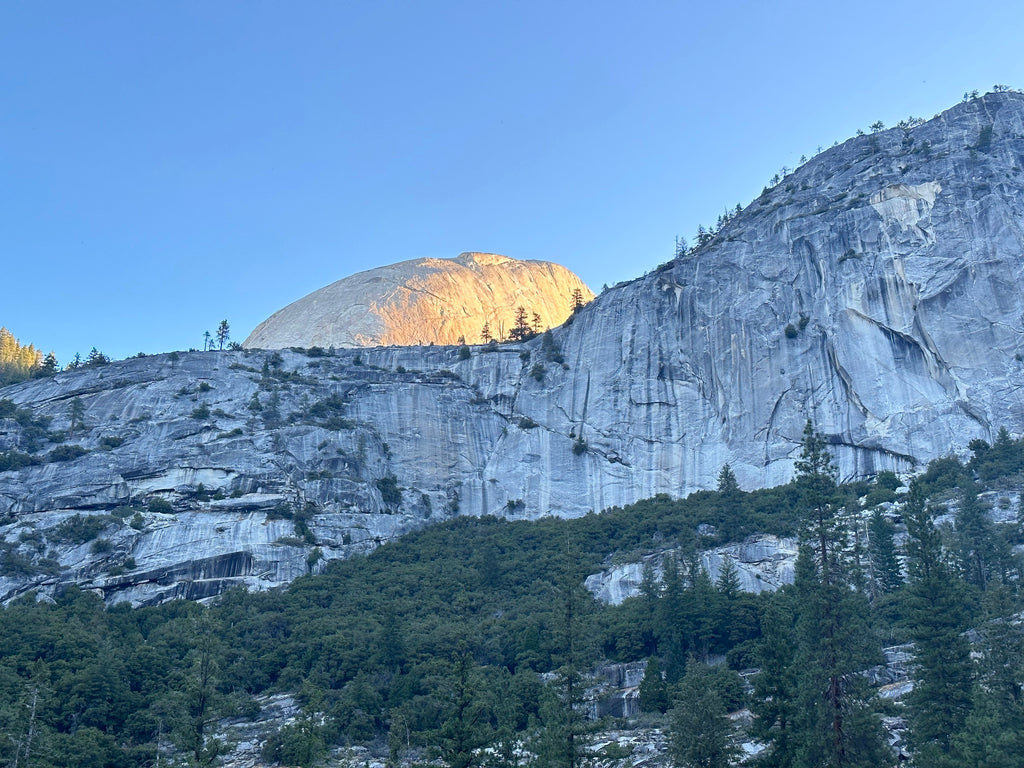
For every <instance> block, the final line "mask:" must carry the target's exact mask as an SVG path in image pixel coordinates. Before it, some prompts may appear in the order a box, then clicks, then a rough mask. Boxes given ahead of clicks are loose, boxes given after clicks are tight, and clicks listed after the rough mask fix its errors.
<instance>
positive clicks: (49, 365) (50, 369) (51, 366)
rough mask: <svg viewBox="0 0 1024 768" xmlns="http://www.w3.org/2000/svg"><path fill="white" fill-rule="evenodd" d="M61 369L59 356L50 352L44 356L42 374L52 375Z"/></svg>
mask: <svg viewBox="0 0 1024 768" xmlns="http://www.w3.org/2000/svg"><path fill="white" fill-rule="evenodd" d="M59 370H60V366H59V365H57V356H56V355H55V354H53V352H50V353H49V354H48V355H47V356H46V357H44V358H43V364H42V366H40V368H39V375H40V376H52V375H53V374H55V373H56V372H57V371H59Z"/></svg>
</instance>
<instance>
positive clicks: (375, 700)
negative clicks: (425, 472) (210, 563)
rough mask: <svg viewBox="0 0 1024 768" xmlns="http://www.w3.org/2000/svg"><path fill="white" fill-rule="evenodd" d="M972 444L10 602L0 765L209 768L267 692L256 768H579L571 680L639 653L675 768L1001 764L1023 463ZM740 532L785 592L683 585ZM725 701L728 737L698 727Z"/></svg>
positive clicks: (578, 724)
mask: <svg viewBox="0 0 1024 768" xmlns="http://www.w3.org/2000/svg"><path fill="white" fill-rule="evenodd" d="M971 448H972V451H973V458H972V460H971V461H970V462H969V463H968V464H967V465H964V464H962V463H961V462H959V461H957V460H956V459H954V458H949V459H942V460H937V461H935V462H932V464H931V465H929V467H928V468H927V470H926V471H925V472H923V473H922V474H921V475H919V476H918V477H916V478H915V479H914V480H913V482H911V483H910V486H909V488H907V487H901V486H900V482H899V481H898V480H897V479H896V478H895V476H893V475H891V474H888V473H883V475H881V476H880V477H879V479H878V481H876V482H874V483H871V484H868V483H858V484H854V485H838V484H837V483H836V480H835V470H834V467H833V465H832V460H831V456H830V454H829V451H828V448H827V445H826V443H825V441H824V440H823V438H822V437H821V435H820V434H818V433H816V432H815V431H814V430H813V429H811V428H810V425H809V428H808V431H807V432H806V433H805V436H804V442H803V451H802V455H801V461H800V464H799V467H798V469H799V476H798V477H797V479H796V480H795V481H794V482H792V483H790V484H788V485H786V486H782V487H779V488H774V489H769V490H764V491H757V492H752V493H745V492H743V491H741V490H739V488H738V487H737V486H736V484H735V478H734V477H732V475H731V472H729V471H728V469H725V470H723V472H722V475H721V477H720V485H719V490H717V491H712V492H701V493H697V494H694V495H691V496H690V497H688V498H686V499H683V500H678V501H676V500H672V499H669V498H668V497H658V498H655V499H651V500H649V501H645V502H641V503H639V504H636V505H633V506H631V507H628V508H625V509H615V510H610V511H608V512H606V513H603V514H594V515H588V516H586V517H583V518H580V519H576V520H560V519H555V518H545V519H541V520H538V521H535V522H525V521H520V522H508V521H504V520H501V519H497V518H486V517H485V518H479V519H478V518H460V519H456V520H453V521H451V522H448V523H443V524H439V525H436V526H433V527H430V528H428V529H425V530H421V531H418V532H415V533H412V534H409V535H407V536H405V537H403V538H401V539H399V540H397V541H395V542H393V543H390V544H386V545H384V546H381V547H380V548H378V549H377V550H376V551H374V552H373V553H372V554H370V555H368V556H365V557H355V558H352V559H350V560H346V561H338V562H332V563H330V564H329V565H328V567H327V568H326V570H325V572H323V573H322V574H319V575H311V576H307V577H303V578H300V579H298V580H297V581H295V582H294V583H293V584H292V585H291V586H290V587H289V588H287V589H284V590H276V591H272V592H266V593H247V592H243V591H232V592H229V593H227V594H225V595H223V596H221V597H220V598H219V599H218V600H216V601H215V602H214V603H212V604H211V605H209V606H205V607H204V606H201V605H198V604H196V603H191V602H171V603H166V604H164V605H160V606H156V607H148V608H140V609H131V608H129V607H128V606H127V605H118V606H115V607H113V608H109V609H105V608H104V606H103V603H102V601H101V600H100V599H99V598H97V597H95V596H93V595H92V594H89V593H86V592H82V591H79V590H77V589H75V588H71V589H68V590H65V591H64V592H63V594H61V595H60V596H59V598H58V599H57V600H56V601H55V602H53V603H47V602H36V601H34V599H33V598H32V597H31V596H30V597H26V598H24V599H21V600H19V601H17V602H16V603H14V604H12V605H10V606H8V607H7V608H6V609H5V610H3V611H2V613H0V637H3V638H4V643H3V646H2V648H0V734H2V736H0V759H2V760H5V761H6V764H8V765H32V766H38V767H39V768H44V767H49V766H54V768H56V767H57V766H94V765H95V766H125V767H126V768H127V767H128V766H144V765H145V766H148V765H153V764H154V763H153V761H154V756H155V755H157V754H161V755H163V757H162V758H161V760H163V761H164V762H161V764H168V762H167V761H168V760H169V759H170V756H171V755H176V756H177V758H180V759H181V760H182V761H186V760H187V761H189V764H194V765H216V764H218V761H219V760H220V758H219V757H218V755H219V753H220V752H222V751H223V750H224V749H226V746H225V745H224V744H222V743H221V742H220V741H218V739H217V738H216V736H217V720H218V719H220V718H223V717H226V716H229V715H232V716H235V717H240V718H243V719H244V718H247V717H254V716H255V715H256V713H257V712H258V710H259V703H258V702H259V701H262V700H263V698H262V697H264V696H265V695H266V694H268V693H272V692H290V693H293V694H295V695H296V696H297V697H298V699H299V701H300V702H301V704H302V707H303V709H302V714H301V716H300V717H299V718H298V719H297V720H296V721H295V722H293V723H291V724H286V725H283V726H281V727H279V729H278V730H277V732H276V734H271V735H270V736H269V737H268V738H267V739H266V741H265V743H264V746H263V755H264V758H265V759H266V760H267V761H268V762H273V763H277V764H282V765H315V764H319V763H324V761H331V760H335V759H336V758H331V757H329V755H331V754H332V750H334V749H335V748H336V747H339V746H342V745H352V744H366V745H370V746H371V747H373V748H375V749H376V750H378V751H379V753H380V754H381V755H384V756H386V755H390V758H389V760H390V761H391V763H393V764H397V763H398V762H399V761H400V760H403V759H410V758H413V757H418V758H426V757H429V756H436V757H439V758H441V759H442V760H443V762H444V763H445V764H446V765H449V766H452V768H467V767H468V766H472V765H476V764H479V763H481V762H484V761H486V762H488V763H492V764H495V765H505V766H511V765H516V764H523V763H526V762H529V763H535V764H536V765H538V766H555V765H565V766H570V765H579V764H580V761H581V760H582V756H583V755H584V754H588V755H589V754H591V753H589V752H586V751H585V750H586V747H585V745H586V744H587V743H588V739H589V736H588V733H590V732H592V731H593V730H594V729H595V728H598V727H602V726H600V724H596V723H592V722H589V721H587V720H586V719H585V718H584V717H583V716H582V715H583V712H584V706H583V704H584V698H585V693H584V691H585V689H586V688H587V687H588V685H589V684H590V683H589V682H588V678H587V673H588V670H591V669H593V668H594V666H595V665H596V664H597V663H598V662H600V661H601V660H611V661H621V662H629V661H640V660H646V659H650V662H649V663H648V666H647V670H648V672H647V676H646V677H645V679H644V682H643V684H641V686H640V701H641V705H642V707H643V708H644V709H645V710H647V714H645V715H643V716H642V721H643V722H646V723H648V724H651V723H654V724H659V723H660V724H662V725H664V726H665V727H667V728H668V729H669V730H670V732H671V742H670V743H671V752H672V755H673V756H674V758H675V759H676V761H677V763H678V764H680V765H696V764H701V765H725V764H726V763H724V762H709V763H695V762H692V761H693V760H694V759H696V758H695V757H694V756H695V755H696V754H697V753H696V752H695V750H697V749H698V748H700V749H706V748H707V745H709V744H710V745H712V747H713V749H712V751H713V753H714V754H715V755H717V756H718V758H720V759H723V760H724V759H726V758H728V757H729V756H730V755H735V753H736V744H737V743H738V742H739V741H744V742H746V743H748V744H754V745H756V746H757V749H761V752H760V756H759V758H758V760H759V764H763V765H768V766H818V765H849V766H879V765H887V764H894V763H895V761H896V754H897V753H896V751H894V750H893V749H891V748H890V747H889V745H888V744H887V743H886V739H887V738H888V737H892V735H893V734H901V735H902V741H901V742H900V744H899V747H898V748H899V749H900V750H902V753H903V755H904V756H908V755H909V756H912V757H913V761H914V765H919V766H943V765H948V766H960V765H994V766H1003V765H1006V766H1010V765H1014V764H1015V763H1014V760H1016V759H1018V757H1019V755H1020V754H1021V753H1022V750H1024V743H1021V742H1022V734H1024V727H1022V726H1024V701H1022V695H1021V679H1022V672H1024V669H1022V655H1024V654H1022V635H1021V628H1020V622H1019V616H1020V613H1019V612H1020V611H1021V608H1022V606H1021V596H1020V575H1021V562H1020V557H1019V553H1018V552H1017V548H1018V547H1019V545H1020V544H1021V543H1022V541H1024V536H1022V527H1021V520H1020V515H1019V512H1017V511H1016V510H1019V509H1020V504H1019V492H1020V490H1019V489H1020V486H1021V482H1022V479H1024V475H1022V472H1024V442H1022V441H1017V440H1013V439H1011V438H1010V436H1009V435H1008V434H1006V433H1005V431H1004V432H1001V433H1000V437H999V439H998V440H997V441H995V443H994V444H993V445H988V444H987V443H983V442H980V441H978V442H975V443H973V444H972V446H971ZM993 489H998V490H996V492H995V494H994V495H993V493H992V492H991V491H992V490H993ZM988 500H994V501H995V508H994V509H990V508H989V506H990V505H989V503H988ZM754 531H770V532H774V533H778V534H781V535H786V534H794V535H797V536H799V541H800V544H801V549H800V556H799V558H798V562H797V568H796V576H795V580H794V583H793V584H791V585H788V586H785V587H784V588H782V589H781V590H779V591H778V592H776V593H771V592H765V593H762V594H760V595H753V594H747V593H743V592H741V591H740V590H739V589H738V585H737V582H736V578H735V573H734V572H732V571H731V570H730V569H729V568H728V567H727V568H725V569H724V571H723V572H722V573H721V574H720V576H719V578H718V579H717V581H714V582H713V581H712V580H711V578H710V577H709V576H708V574H707V573H706V572H705V571H703V569H702V568H701V567H700V564H699V563H700V560H699V558H698V557H697V553H698V552H699V551H700V550H701V549H704V548H707V547H708V546H711V545H714V544H716V543H721V542H725V541H733V540H738V539H742V538H743V537H744V536H746V535H748V534H750V533H752V532H754ZM659 552H660V553H665V555H664V557H665V560H664V572H665V577H664V579H662V581H661V582H660V583H658V582H656V581H655V580H654V579H653V576H651V577H649V578H647V579H645V581H644V583H643V584H642V585H641V588H640V590H639V594H638V595H636V596H635V597H630V598H628V599H627V600H625V601H624V602H623V603H622V604H621V605H617V606H610V605H605V604H602V603H599V602H597V601H595V600H594V599H593V597H592V596H591V595H590V594H589V593H588V592H586V591H585V590H584V589H583V588H582V586H581V585H582V583H583V580H584V578H585V577H586V576H587V575H588V574H590V573H593V572H594V571H595V570H597V569H599V568H601V567H603V566H606V565H608V564H610V563H614V562H626V561H629V560H636V559H637V558H639V557H640V556H642V555H644V554H648V553H659ZM312 564H314V563H311V565H312ZM894 648H897V649H899V648H902V651H901V652H902V653H910V654H912V656H913V659H914V662H913V664H912V665H911V667H910V670H911V671H910V674H911V677H912V679H913V682H914V687H913V690H912V691H911V692H910V693H908V694H906V695H902V696H896V697H895V698H891V697H890V698H881V697H880V696H879V691H880V688H879V685H880V684H882V683H884V682H886V680H887V678H886V677H885V674H884V670H885V667H883V666H880V665H882V664H883V661H884V659H885V656H886V655H889V656H891V655H892V653H893V649H894ZM883 649H889V650H888V651H887V652H886V654H883ZM709 665H710V666H709ZM656 670H661V671H662V672H663V673H664V675H663V677H662V674H661V673H660V672H656ZM872 670H874V671H872ZM879 670H883V671H879ZM740 672H743V677H742V678H741V677H740V675H739V673H740ZM744 680H746V681H747V683H749V684H750V685H752V688H750V687H749V685H747V686H745V684H744V682H743V681H744ZM887 696H888V694H887ZM744 707H749V709H750V710H751V711H752V713H753V719H752V720H750V721H749V723H748V724H747V725H741V726H740V731H741V732H738V731H737V726H736V725H735V724H734V723H733V722H732V721H730V720H728V719H726V718H725V713H726V712H727V711H735V710H739V709H742V708H744ZM661 713H665V714H661ZM697 714H699V715H700V716H699V717H697V716H696V715H697ZM739 722H740V723H742V722H744V721H743V720H742V718H741V720H740V721H739ZM883 724H884V727H883ZM605 725H607V724H605ZM485 746H489V747H491V750H490V751H489V752H487V753H486V755H485V754H484V753H483V752H481V751H480V750H481V749H482V748H483V747H485ZM519 748H522V749H525V750H526V751H525V752H521V751H517V750H518V749H519ZM627 751H628V750H627ZM604 754H605V757H606V758H608V759H611V758H614V757H617V758H623V757H625V754H618V753H615V752H614V750H613V751H612V752H611V753H609V752H607V751H606V752H605V753H604ZM687 761H690V762H687ZM325 764H331V763H330V762H327V763H325Z"/></svg>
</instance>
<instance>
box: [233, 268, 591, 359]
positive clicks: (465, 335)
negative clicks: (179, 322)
mask: <svg viewBox="0 0 1024 768" xmlns="http://www.w3.org/2000/svg"><path fill="white" fill-rule="evenodd" d="M575 290H579V291H580V292H581V293H582V295H583V298H584V300H585V301H589V300H590V299H592V298H593V297H594V294H593V292H592V291H591V290H590V289H589V288H588V287H587V286H586V285H584V284H583V282H582V281H581V280H580V279H579V278H578V277H577V276H576V275H575V274H573V273H572V272H570V271H569V270H568V269H566V268H565V267H562V266H560V265H558V264H554V263H552V262H549V261H532V260H529V261H520V260H518V259H513V258H509V257H508V256H501V255H499V254H494V253H463V254H460V255H459V256H457V257H456V258H454V259H411V260H408V261H402V262H399V263H397V264H390V265H388V266H383V267H377V268H375V269H370V270H367V271H365V272H359V273H357V274H354V275H351V276H350V277H346V278H344V279H342V280H338V281H337V282H334V283H331V284H330V285H328V286H326V287H324V288H321V289H319V290H317V291H314V292H313V293H311V294H309V295H308V296H304V297H303V298H301V299H299V300H298V301H296V302H293V303H292V304H289V305H288V306H287V307H285V308H284V309H281V310H279V311H277V312H275V313H274V314H273V315H271V316H270V317H269V318H267V319H266V320H265V321H263V322H262V323H260V324H259V325H258V326H257V327H256V329H255V330H254V331H253V332H252V333H251V334H250V335H249V337H248V338H247V339H246V340H245V342H244V343H243V345H242V346H243V347H245V348H247V349H284V348H287V347H324V348H327V347H339V348H340V347H374V346H389V345H397V346H409V345H414V344H456V343H458V342H459V340H460V339H465V341H466V343H469V344H476V343H480V342H481V341H483V339H482V338H481V330H482V329H483V327H484V323H487V324H488V325H489V327H490V330H491V333H492V334H493V335H494V336H500V335H502V332H504V333H507V332H508V329H509V328H511V327H512V324H513V323H512V318H513V317H514V315H515V312H516V309H517V308H518V307H523V308H525V309H526V310H527V311H528V312H529V313H530V315H531V317H532V315H533V313H537V314H538V315H539V316H540V318H541V324H542V325H543V326H544V327H554V326H557V325H561V324H562V322H563V321H564V320H565V319H566V317H568V315H569V309H570V301H571V297H572V295H573V292H574V291H575Z"/></svg>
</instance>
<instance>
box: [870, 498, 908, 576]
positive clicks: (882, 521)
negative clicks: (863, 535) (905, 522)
mask: <svg viewBox="0 0 1024 768" xmlns="http://www.w3.org/2000/svg"><path fill="white" fill-rule="evenodd" d="M894 532H895V527H894V526H893V524H892V523H891V522H889V520H887V519H886V518H885V516H884V515H883V514H882V511H881V510H880V509H878V508H875V510H874V511H873V512H872V513H871V520H870V521H869V522H868V534H869V539H868V553H869V555H870V558H871V574H872V577H873V579H872V581H873V583H874V590H875V593H876V594H880V593H887V592H895V591H896V590H897V589H899V587H900V586H901V585H902V584H903V577H902V575H901V574H900V562H899V559H897V557H896V545H895V543H894V541H893V534H894Z"/></svg>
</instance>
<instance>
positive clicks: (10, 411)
mask: <svg viewBox="0 0 1024 768" xmlns="http://www.w3.org/2000/svg"><path fill="white" fill-rule="evenodd" d="M0 419H13V420H14V421H15V422H17V424H18V427H19V428H20V430H21V436H20V441H19V442H20V445H19V447H20V448H21V449H23V450H25V451H27V452H29V453H33V452H35V451H36V450H38V449H39V445H40V444H41V443H43V442H45V441H46V440H48V439H50V437H51V436H50V434H49V433H48V432H47V428H48V427H49V426H50V419H49V418H48V417H46V416H35V415H34V414H33V413H32V411H31V410H29V409H28V408H21V407H19V406H17V405H15V403H14V401H13V400H8V399H6V398H4V399H0Z"/></svg>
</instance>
